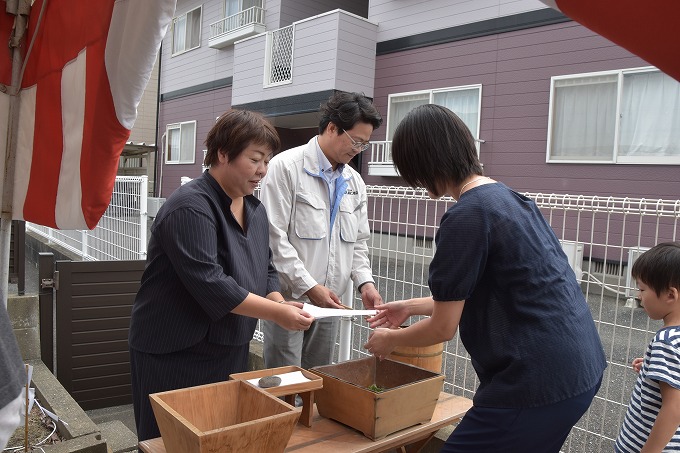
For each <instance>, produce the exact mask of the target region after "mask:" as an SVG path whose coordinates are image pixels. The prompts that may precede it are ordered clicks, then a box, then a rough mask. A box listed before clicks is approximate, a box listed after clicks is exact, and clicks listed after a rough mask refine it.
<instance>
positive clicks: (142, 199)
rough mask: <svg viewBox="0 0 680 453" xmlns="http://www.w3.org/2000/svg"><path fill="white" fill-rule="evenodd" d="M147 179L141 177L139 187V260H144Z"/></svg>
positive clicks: (147, 211) (146, 220) (147, 197)
mask: <svg viewBox="0 0 680 453" xmlns="http://www.w3.org/2000/svg"><path fill="white" fill-rule="evenodd" d="M148 203H149V177H148V176H147V175H143V176H142V181H141V184H140V187H139V259H141V260H143V259H146V227H147V222H148V221H149V210H148Z"/></svg>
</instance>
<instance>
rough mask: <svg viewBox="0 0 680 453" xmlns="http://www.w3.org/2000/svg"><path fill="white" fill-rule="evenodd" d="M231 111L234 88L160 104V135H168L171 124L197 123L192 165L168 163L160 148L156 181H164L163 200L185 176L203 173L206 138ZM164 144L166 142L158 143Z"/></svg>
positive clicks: (161, 193)
mask: <svg viewBox="0 0 680 453" xmlns="http://www.w3.org/2000/svg"><path fill="white" fill-rule="evenodd" d="M229 108H231V87H226V88H221V89H218V90H213V91H209V92H206V93H199V94H195V95H191V96H185V97H181V98H177V99H173V100H170V101H165V102H162V103H161V104H160V107H159V109H160V110H159V118H158V129H159V130H158V136H159V137H162V136H163V134H165V129H166V127H167V125H168V124H172V123H178V122H182V121H194V120H195V121H196V158H195V162H194V163H193V164H170V165H168V164H166V163H165V150H164V149H161V148H162V147H160V146H159V153H160V155H159V166H158V172H157V178H158V180H159V181H160V180H161V178H162V182H161V183H158V184H157V187H160V194H159V196H160V197H167V196H168V195H170V194H171V193H172V192H173V191H174V190H175V189H176V188H178V187H179V185H180V179H181V177H182V176H188V177H190V178H195V177H196V176H198V175H200V174H201V165H202V163H203V149H205V145H204V142H205V137H206V135H208V131H209V130H210V128H211V127H212V126H213V125H214V124H215V119H216V118H217V117H218V116H220V115H221V114H223V113H224V112H226V111H227V110H228V109H229ZM159 143H162V144H163V145H165V143H166V141H165V139H163V140H162V141H159Z"/></svg>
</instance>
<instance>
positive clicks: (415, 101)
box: [387, 85, 482, 152]
mask: <svg viewBox="0 0 680 453" xmlns="http://www.w3.org/2000/svg"><path fill="white" fill-rule="evenodd" d="M481 102H482V86H481V85H467V86H461V87H455V88H441V89H436V90H427V91H414V92H411V93H400V94H391V95H390V96H389V101H388V104H389V105H388V107H387V140H392V137H393V136H394V131H395V129H396V128H397V125H399V123H400V122H401V120H402V119H404V117H405V116H406V114H407V113H408V112H409V111H411V110H412V109H413V108H415V107H417V106H419V105H423V104H437V105H441V106H444V107H447V108H448V109H450V110H451V111H453V112H454V113H455V114H456V115H458V116H459V117H460V119H461V120H463V122H464V123H465V125H466V126H467V127H468V128H469V129H470V132H472V136H473V137H474V138H475V140H476V141H477V144H478V146H477V150H478V152H479V142H480V140H479V122H480V113H481Z"/></svg>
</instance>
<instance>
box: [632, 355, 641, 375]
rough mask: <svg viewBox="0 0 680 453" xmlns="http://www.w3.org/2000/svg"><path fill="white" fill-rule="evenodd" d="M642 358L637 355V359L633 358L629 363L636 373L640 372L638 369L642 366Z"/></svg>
mask: <svg viewBox="0 0 680 453" xmlns="http://www.w3.org/2000/svg"><path fill="white" fill-rule="evenodd" d="M643 361H644V359H643V358H642V357H638V358H637V359H633V363H631V364H630V366H632V367H633V371H635V372H636V373H640V369H641V368H642V362H643Z"/></svg>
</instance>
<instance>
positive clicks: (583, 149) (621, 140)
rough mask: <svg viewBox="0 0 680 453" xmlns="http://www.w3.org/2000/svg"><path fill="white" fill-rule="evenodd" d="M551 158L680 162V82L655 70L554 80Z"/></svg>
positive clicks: (564, 160) (548, 150)
mask: <svg viewBox="0 0 680 453" xmlns="http://www.w3.org/2000/svg"><path fill="white" fill-rule="evenodd" d="M550 85H551V89H550V114H549V125H548V149H547V157H546V160H547V162H551V163H558V162H569V163H574V162H579V163H623V164H680V83H678V82H677V81H676V80H674V79H673V78H671V77H670V76H668V75H666V74H664V73H662V72H661V71H659V70H658V69H655V68H651V67H649V68H637V69H626V70H620V71H607V72H598V73H590V74H578V75H570V76H557V77H553V78H552V80H551V84H550Z"/></svg>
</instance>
